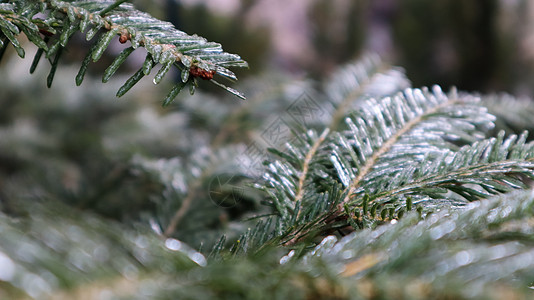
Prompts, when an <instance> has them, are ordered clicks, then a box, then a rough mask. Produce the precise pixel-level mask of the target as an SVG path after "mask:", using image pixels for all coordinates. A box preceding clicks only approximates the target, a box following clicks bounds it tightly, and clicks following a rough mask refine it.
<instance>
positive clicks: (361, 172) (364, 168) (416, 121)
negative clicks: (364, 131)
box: [343, 99, 458, 203]
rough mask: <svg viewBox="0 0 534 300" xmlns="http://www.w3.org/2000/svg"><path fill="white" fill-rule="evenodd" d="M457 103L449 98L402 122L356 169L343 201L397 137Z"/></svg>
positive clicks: (354, 191) (345, 201)
mask: <svg viewBox="0 0 534 300" xmlns="http://www.w3.org/2000/svg"><path fill="white" fill-rule="evenodd" d="M457 103H458V100H457V99H450V100H449V101H447V102H443V103H441V104H439V105H437V106H435V107H432V108H431V109H429V110H427V111H426V112H425V113H424V114H421V115H419V116H417V117H415V118H413V119H411V120H410V121H408V122H407V123H405V124H403V126H402V127H401V128H399V129H398V131H397V132H395V133H394V134H393V135H391V137H389V139H388V140H386V141H384V142H383V144H382V145H381V146H380V148H378V149H377V150H375V151H374V152H373V155H372V156H371V158H369V159H368V160H366V162H365V164H364V165H363V166H362V167H360V168H359V170H358V176H357V177H356V178H354V179H353V180H352V182H351V183H350V185H349V186H348V187H347V188H346V189H347V196H346V197H345V199H344V200H343V203H347V202H348V201H349V198H350V196H351V195H353V194H355V193H356V190H357V189H358V187H359V185H360V183H361V181H362V180H363V178H364V177H365V176H367V175H368V174H369V172H370V171H371V170H372V169H373V168H374V166H375V164H376V163H377V161H378V159H379V158H380V157H382V156H383V155H384V154H385V153H387V152H389V151H390V150H391V148H392V147H393V145H395V144H396V143H397V142H398V141H399V139H400V138H401V137H402V136H403V135H405V134H406V133H408V132H409V131H410V130H412V129H413V128H414V127H415V126H417V125H419V124H420V123H421V122H422V121H423V120H424V119H425V118H426V117H427V116H430V115H433V114H435V113H437V112H439V111H440V110H441V109H443V108H445V107H448V106H452V105H455V104H457Z"/></svg>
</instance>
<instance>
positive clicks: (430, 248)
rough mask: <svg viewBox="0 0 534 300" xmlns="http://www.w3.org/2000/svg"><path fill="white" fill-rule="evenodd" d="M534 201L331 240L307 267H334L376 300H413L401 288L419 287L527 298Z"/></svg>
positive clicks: (498, 203) (527, 196) (519, 197)
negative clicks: (391, 299)
mask: <svg viewBox="0 0 534 300" xmlns="http://www.w3.org/2000/svg"><path fill="white" fill-rule="evenodd" d="M533 195H534V194H533V192H532V190H525V191H520V192H515V193H509V194H504V195H500V196H497V197H494V198H492V199H490V200H484V201H480V202H476V203H473V204H470V205H469V206H468V207H467V208H465V209H462V210H455V209H445V210H444V211H442V212H439V213H437V214H433V215H431V216H429V217H427V218H426V220H424V221H420V218H419V216H418V215H415V214H411V215H410V216H408V217H407V218H405V219H403V220H401V221H399V222H398V223H395V224H390V225H384V226H380V227H378V228H377V229H375V230H365V231H362V232H358V233H355V234H352V235H350V236H347V237H345V238H343V239H341V240H339V241H338V240H337V239H336V238H335V237H332V236H330V237H327V238H325V239H324V240H323V242H322V243H320V244H319V245H318V246H317V247H316V248H315V249H314V250H313V251H312V252H310V254H307V255H306V257H305V258H304V261H305V262H306V264H305V265H304V266H303V267H304V268H313V267H320V266H325V265H326V266H331V267H333V268H334V269H335V270H336V271H335V272H336V273H337V274H340V275H341V276H344V277H349V278H351V280H350V281H351V282H352V283H353V284H356V285H358V284H367V285H370V288H371V289H372V291H373V292H372V294H374V295H384V296H385V295H391V293H392V292H393V291H397V293H398V291H399V290H398V289H399V288H400V289H401V294H402V295H404V296H403V297H407V298H410V296H409V295H415V294H417V293H419V292H420V290H418V289H417V288H415V286H413V285H410V284H408V285H407V286H405V287H402V284H403V283H409V282H413V281H414V280H416V281H418V282H419V284H422V285H424V286H426V287H427V288H428V289H427V290H426V292H425V295H426V296H424V298H433V295H440V297H445V295H451V296H452V295H455V297H458V298H471V297H473V298H481V299H482V298H487V299H498V298H499V297H501V296H500V295H499V294H492V293H491V292H489V293H488V291H493V289H492V287H495V286H501V287H506V289H507V290H508V291H510V292H511V293H513V294H518V295H520V294H523V293H527V290H528V289H527V286H529V285H530V284H531V283H532V281H533V280H534V273H533V272H532V264H533V263H534V262H533V261H532V260H531V259H526V258H527V257H531V256H532V255H533V250H532V239H531V238H530V234H531V232H532V228H531V226H530V225H528V223H529V222H530V221H529V220H530V219H531V218H532V215H533V212H534V210H533V209H532V207H533V205H534V197H533ZM521 286H522V287H521ZM362 292H363V291H362ZM397 295H398V294H397Z"/></svg>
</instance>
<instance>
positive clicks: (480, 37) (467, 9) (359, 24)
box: [137, 0, 534, 95]
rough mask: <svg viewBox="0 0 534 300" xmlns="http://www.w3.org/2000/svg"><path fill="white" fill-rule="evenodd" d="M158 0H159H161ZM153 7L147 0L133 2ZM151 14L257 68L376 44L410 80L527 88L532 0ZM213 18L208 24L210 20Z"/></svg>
mask: <svg viewBox="0 0 534 300" xmlns="http://www.w3.org/2000/svg"><path fill="white" fill-rule="evenodd" d="M160 1H164V0H160ZM137 2H139V5H141V6H142V5H143V4H144V6H145V8H146V9H149V10H150V9H151V7H152V5H151V4H150V2H149V1H137ZM162 4H163V5H160V6H158V8H159V9H161V8H165V10H163V11H159V12H158V11H157V10H154V11H152V13H153V14H155V15H158V16H160V17H165V18H167V19H168V20H171V21H172V22H174V23H175V24H176V25H177V26H178V28H183V30H184V31H186V32H188V33H197V34H199V35H202V36H205V37H206V38H208V39H209V40H214V41H218V42H221V43H222V44H223V45H224V47H225V49H227V50H228V51H230V52H234V53H239V54H240V55H242V56H243V57H244V58H245V59H246V60H248V61H249V62H250V65H251V71H247V72H243V74H240V75H241V76H254V73H256V72H259V71H260V70H262V69H264V68H274V69H282V70H285V71H288V72H292V73H296V74H301V73H306V74H309V75H311V76H312V77H314V78H322V77H324V76H325V75H328V74H330V73H331V72H332V71H333V70H334V69H335V67H336V66H338V65H339V64H342V63H344V62H347V61H350V60H353V59H355V58H357V57H359V56H360V55H361V54H362V53H366V52H374V53H378V54H379V55H380V56H381V57H382V58H383V59H384V60H385V61H387V62H389V63H391V64H393V65H398V66H401V67H404V68H405V69H406V72H407V75H408V78H410V79H411V80H412V82H413V85H414V86H423V85H431V84H440V85H442V86H444V87H449V86H452V85H454V86H457V87H458V88H459V89H462V90H467V91H480V92H492V91H506V92H509V93H513V94H515V95H531V94H532V92H533V87H534V85H533V84H532V83H534V82H533V80H534V77H533V75H534V74H533V69H534V68H533V66H534V30H532V29H534V3H533V2H532V1H528V0H485V1H462V0H441V1H425V0H372V1H371V0H312V1H310V0H255V1H254V0H185V1H175V0H165V3H162ZM215 24H216V26H214V25H215Z"/></svg>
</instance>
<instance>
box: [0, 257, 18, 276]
mask: <svg viewBox="0 0 534 300" xmlns="http://www.w3.org/2000/svg"><path fill="white" fill-rule="evenodd" d="M14 275H15V263H13V261H12V260H11V259H10V258H9V257H7V255H5V254H4V253H2V252H0V280H1V281H11V279H13V276H14Z"/></svg>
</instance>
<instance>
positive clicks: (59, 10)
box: [0, 0, 247, 105]
mask: <svg viewBox="0 0 534 300" xmlns="http://www.w3.org/2000/svg"><path fill="white" fill-rule="evenodd" d="M123 2H125V1H57V0H40V1H33V2H30V1H18V2H15V3H13V4H11V3H9V4H2V5H3V6H2V9H0V30H1V32H2V34H1V36H0V40H1V41H2V43H1V44H0V49H1V50H2V51H3V50H5V46H6V45H7V43H4V42H3V41H4V40H6V39H4V36H5V37H6V38H7V39H9V41H10V43H11V44H12V45H13V46H14V47H15V49H16V50H17V52H18V54H19V56H21V57H24V49H23V48H22V46H21V45H20V43H19V42H18V41H17V39H16V36H17V35H18V34H19V33H20V32H21V30H22V32H24V33H25V34H26V35H27V36H28V38H29V39H30V41H31V42H33V43H34V44H36V45H37V46H38V47H40V48H41V49H43V50H44V52H45V53H46V56H47V58H51V57H55V59H54V62H53V63H52V71H51V73H50V76H49V80H48V85H50V84H51V82H52V79H53V74H54V71H55V68H56V67H57V61H58V59H59V57H60V53H61V49H62V48H64V47H66V45H67V43H68V41H69V40H70V38H71V37H72V35H73V34H74V33H75V32H77V31H80V32H85V31H86V30H87V28H90V29H89V30H88V31H87V32H85V35H86V38H87V40H90V39H92V38H93V37H94V36H95V35H99V39H98V41H97V42H96V43H95V44H94V46H93V47H92V48H91V49H90V51H89V53H88V56H87V58H86V59H85V60H84V62H83V63H82V67H81V70H80V73H79V75H78V76H77V78H76V83H77V85H79V84H81V82H82V80H83V75H84V73H85V70H86V69H87V65H88V64H89V62H90V61H91V60H92V61H98V60H99V59H100V58H101V57H102V54H103V53H104V51H105V50H106V49H107V47H108V46H109V44H110V42H111V41H112V39H113V38H114V37H115V36H117V35H118V36H119V41H120V42H121V43H126V42H127V41H130V42H131V44H132V48H133V49H132V50H129V51H126V52H123V53H121V55H120V56H119V57H117V59H116V60H115V61H114V62H113V64H112V66H111V67H110V68H108V70H107V71H106V72H105V74H104V78H103V81H104V82H105V81H107V80H108V79H109V77H111V76H112V74H113V73H114V72H115V71H116V70H117V69H118V68H119V66H120V65H121V64H122V63H123V62H124V61H125V60H126V58H127V57H128V55H129V54H130V53H132V52H133V50H134V49H137V48H138V47H144V48H145V49H146V50H147V51H148V53H149V55H148V56H147V58H146V60H145V63H144V66H143V68H142V69H140V70H139V71H138V72H137V73H136V75H134V77H133V78H132V79H130V80H128V81H127V82H126V84H125V85H124V86H123V88H121V90H120V91H119V93H118V94H117V95H118V96H121V95H123V94H124V93H125V92H126V91H128V90H129V89H130V88H131V87H132V86H133V85H135V84H136V83H137V82H138V81H139V80H140V79H141V78H142V77H143V76H145V75H148V73H149V72H150V69H151V68H146V66H147V65H150V66H153V65H155V64H161V65H162V67H161V69H160V70H159V71H158V72H157V74H156V75H155V77H154V80H153V82H154V83H155V84H158V83H159V82H160V81H161V80H162V78H163V77H164V76H165V75H166V74H167V73H168V72H169V70H170V69H171V68H172V67H173V66H174V67H176V68H177V69H178V71H179V72H180V73H181V75H182V76H181V78H182V81H183V82H182V83H180V84H178V85H176V86H175V87H173V89H172V90H171V92H170V93H169V94H168V96H167V97H166V99H165V101H164V105H168V104H169V103H170V102H171V101H172V100H173V99H174V97H175V96H176V95H177V94H178V93H179V91H180V90H181V89H182V88H183V86H184V85H185V84H188V85H189V86H190V87H195V86H196V84H197V83H196V80H197V78H201V79H205V80H210V81H211V82H213V83H215V84H216V85H218V86H220V87H222V88H224V89H226V90H227V91H228V92H230V93H232V94H234V95H236V96H237V97H240V98H243V99H244V96H243V94H241V93H240V92H238V91H236V90H234V89H232V88H230V87H227V86H225V85H223V84H221V83H218V82H216V81H215V80H214V79H213V77H214V75H216V74H218V75H220V76H222V77H226V78H228V79H230V80H237V78H236V77H235V74H234V73H233V72H232V71H230V70H229V69H228V68H230V67H247V63H246V62H245V61H243V60H242V59H241V58H240V57H239V56H238V55H235V54H229V53H226V52H224V51H223V50H222V47H221V45H220V44H218V43H212V42H208V41H207V40H206V39H204V38H202V37H199V36H196V35H193V36H190V35H187V34H186V33H184V32H182V31H179V30H177V29H175V28H174V26H173V25H172V24H170V23H167V22H163V21H160V20H158V19H155V18H153V17H151V16H150V15H148V14H146V13H143V12H140V11H138V10H136V9H135V8H134V7H133V6H132V5H131V4H125V3H123ZM37 13H41V15H43V16H44V19H41V17H39V18H34V16H35V15H36V14H37ZM101 29H102V30H103V33H101V34H100V33H99V31H100V30H101ZM40 33H44V34H46V35H50V36H52V39H51V41H50V42H49V45H47V44H46V43H45V41H44V40H43V38H42V37H41V36H40ZM40 53H42V52H39V53H38V54H37V56H36V57H35V59H34V65H36V64H37V63H38V61H39V59H40V57H41V54H40ZM89 57H90V59H89ZM32 69H34V67H32ZM141 70H142V71H141ZM193 90H194V89H193Z"/></svg>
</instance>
